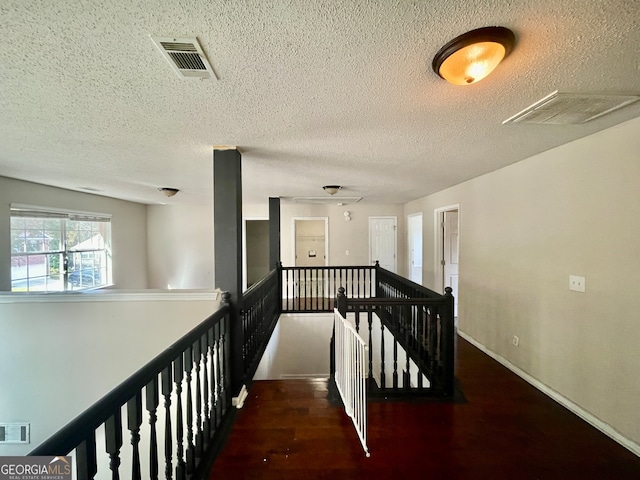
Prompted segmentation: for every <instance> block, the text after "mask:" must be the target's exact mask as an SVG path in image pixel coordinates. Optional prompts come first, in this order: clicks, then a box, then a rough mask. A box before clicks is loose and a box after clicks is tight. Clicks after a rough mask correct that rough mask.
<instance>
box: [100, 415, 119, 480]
mask: <svg viewBox="0 0 640 480" xmlns="http://www.w3.org/2000/svg"><path fill="white" fill-rule="evenodd" d="M104 436H105V447H106V448H105V450H106V452H107V453H108V454H109V459H110V460H109V469H111V480H120V471H119V468H120V449H121V448H122V413H121V410H120V409H119V408H118V409H116V411H115V412H114V414H113V415H111V416H110V417H109V419H108V420H107V421H106V422H105V423H104Z"/></svg>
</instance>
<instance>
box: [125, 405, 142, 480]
mask: <svg viewBox="0 0 640 480" xmlns="http://www.w3.org/2000/svg"><path fill="white" fill-rule="evenodd" d="M141 425H142V393H141V392H138V393H137V394H136V395H135V396H134V397H133V398H132V399H131V400H129V401H128V402H127V428H128V429H129V431H130V432H131V446H132V447H133V460H132V464H131V478H132V480H141V474H140V426H141Z"/></svg>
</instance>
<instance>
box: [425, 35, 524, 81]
mask: <svg viewBox="0 0 640 480" xmlns="http://www.w3.org/2000/svg"><path fill="white" fill-rule="evenodd" d="M515 41H516V37H515V35H514V34H513V32H512V31H511V30H509V29H508V28H504V27H484V28H478V29H476V30H471V31H470V32H467V33H464V34H462V35H460V36H459V37H456V38H454V39H453V40H451V41H450V42H449V43H447V44H446V45H445V46H444V47H442V48H441V49H440V50H439V51H438V53H436V56H435V57H433V62H432V67H433V71H434V72H436V73H437V74H438V75H439V76H440V77H442V78H444V79H445V80H446V81H448V82H450V83H453V84H454V85H470V84H472V83H476V82H479V81H480V80H482V79H483V78H484V77H486V76H487V75H489V74H490V73H491V72H492V71H493V70H494V69H495V68H496V67H497V66H498V64H499V63H500V62H501V61H502V59H504V58H505V57H506V56H507V55H509V53H510V52H511V50H512V49H513V46H514V44H515Z"/></svg>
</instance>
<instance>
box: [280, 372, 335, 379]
mask: <svg viewBox="0 0 640 480" xmlns="http://www.w3.org/2000/svg"><path fill="white" fill-rule="evenodd" d="M315 378H317V379H320V380H326V379H327V378H329V375H327V374H326V373H283V374H282V375H280V380H309V379H315Z"/></svg>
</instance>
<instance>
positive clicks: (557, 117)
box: [502, 91, 640, 125]
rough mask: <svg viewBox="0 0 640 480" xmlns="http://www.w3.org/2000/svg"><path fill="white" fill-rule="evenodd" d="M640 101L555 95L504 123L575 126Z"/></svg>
mask: <svg viewBox="0 0 640 480" xmlns="http://www.w3.org/2000/svg"><path fill="white" fill-rule="evenodd" d="M638 100H640V96H638V95H593V94H583V93H559V92H557V91H555V92H553V93H552V94H551V95H547V96H546V97H544V98H543V99H542V100H539V101H537V102H536V103H534V104H533V105H531V106H530V107H527V108H525V109H524V110H522V111H521V112H519V113H517V114H515V115H514V116H513V117H511V118H508V119H506V120H505V121H504V122H502V123H503V124H507V123H538V124H551V125H575V124H579V123H585V122H588V121H590V120H593V119H594V118H598V117H601V116H602V115H605V114H607V113H610V112H613V111H614V110H618V109H619V108H622V107H625V106H627V105H629V104H631V103H633V102H636V101H638Z"/></svg>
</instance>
